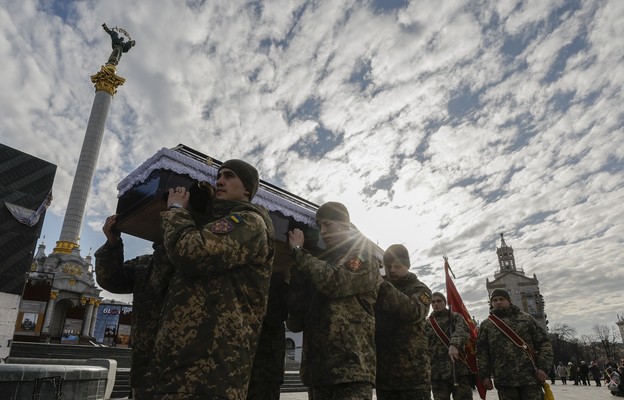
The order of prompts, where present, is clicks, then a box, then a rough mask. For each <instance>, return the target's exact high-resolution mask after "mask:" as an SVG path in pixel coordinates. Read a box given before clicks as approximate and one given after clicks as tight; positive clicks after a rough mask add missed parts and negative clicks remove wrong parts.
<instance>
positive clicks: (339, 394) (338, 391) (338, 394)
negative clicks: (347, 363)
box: [308, 382, 373, 400]
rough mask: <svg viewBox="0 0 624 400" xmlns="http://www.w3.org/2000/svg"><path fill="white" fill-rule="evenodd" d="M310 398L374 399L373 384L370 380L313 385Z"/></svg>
mask: <svg viewBox="0 0 624 400" xmlns="http://www.w3.org/2000/svg"><path fill="white" fill-rule="evenodd" d="M308 399H309V400H372V399H373V384H372V383H368V382H349V383H338V384H336V385H329V386H312V387H311V388H309V389H308Z"/></svg>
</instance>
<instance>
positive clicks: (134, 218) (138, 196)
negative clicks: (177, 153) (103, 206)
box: [115, 169, 208, 242]
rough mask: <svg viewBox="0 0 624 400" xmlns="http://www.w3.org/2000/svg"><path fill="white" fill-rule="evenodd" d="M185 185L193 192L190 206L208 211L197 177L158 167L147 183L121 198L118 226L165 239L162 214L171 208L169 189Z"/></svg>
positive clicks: (138, 234)
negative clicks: (198, 190) (161, 221)
mask: <svg viewBox="0 0 624 400" xmlns="http://www.w3.org/2000/svg"><path fill="white" fill-rule="evenodd" d="M177 186H182V187H185V188H186V189H187V190H189V191H190V192H191V204H190V209H191V211H194V212H196V213H200V214H205V213H206V206H207V202H208V200H207V198H206V196H205V195H203V194H198V193H197V180H196V179H193V178H191V177H190V176H188V175H182V174H177V173H175V172H173V171H169V170H165V169H157V170H154V171H153V172H152V173H151V174H150V175H149V177H148V178H147V179H146V180H145V182H142V183H139V184H137V185H135V186H133V187H132V188H131V189H130V190H128V191H127V192H126V193H124V194H123V195H122V196H121V197H119V200H118V201H117V224H116V226H115V227H116V228H117V229H118V230H119V231H120V232H123V233H126V234H128V235H132V236H136V237H139V238H141V239H145V240H149V241H151V242H160V241H162V234H161V230H160V213H161V212H162V211H165V210H166V209H167V196H168V189H169V188H175V187H177Z"/></svg>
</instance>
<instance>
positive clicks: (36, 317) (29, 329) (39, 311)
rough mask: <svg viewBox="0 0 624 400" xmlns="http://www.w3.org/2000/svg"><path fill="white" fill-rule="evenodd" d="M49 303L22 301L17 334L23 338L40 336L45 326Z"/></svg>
mask: <svg viewBox="0 0 624 400" xmlns="http://www.w3.org/2000/svg"><path fill="white" fill-rule="evenodd" d="M46 305H47V303H46V302H45V301H35V300H22V301H21V302H20V306H19V311H18V314H17V320H16V321H15V334H16V335H23V336H39V335H40V334H41V328H42V326H43V319H44V317H45V310H46Z"/></svg>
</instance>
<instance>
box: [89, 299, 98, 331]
mask: <svg viewBox="0 0 624 400" xmlns="http://www.w3.org/2000/svg"><path fill="white" fill-rule="evenodd" d="M91 300H92V301H93V310H94V312H93V316H92V317H91V330H90V332H89V336H91V337H95V321H97V314H98V313H97V312H98V309H99V308H100V303H101V301H100V300H96V299H91Z"/></svg>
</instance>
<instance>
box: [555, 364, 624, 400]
mask: <svg viewBox="0 0 624 400" xmlns="http://www.w3.org/2000/svg"><path fill="white" fill-rule="evenodd" d="M548 376H549V377H550V382H551V383H552V384H553V385H554V384H555V382H556V380H557V378H559V379H560V380H561V383H563V384H564V385H567V384H568V381H570V382H574V385H586V386H587V385H589V386H591V381H592V380H593V381H594V382H595V383H596V386H602V384H601V382H603V381H604V382H605V386H606V387H607V389H609V391H610V392H611V394H612V395H614V396H619V397H624V382H623V380H622V376H624V359H622V360H620V365H617V364H616V363H607V364H605V365H604V366H599V365H598V363H597V362H596V361H592V362H591V363H590V364H589V365H588V364H587V363H586V362H585V361H581V363H580V364H579V365H575V364H574V363H572V362H568V364H567V365H565V364H564V363H563V362H559V363H558V364H557V365H553V366H552V367H551V369H550V371H549V372H548Z"/></svg>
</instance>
